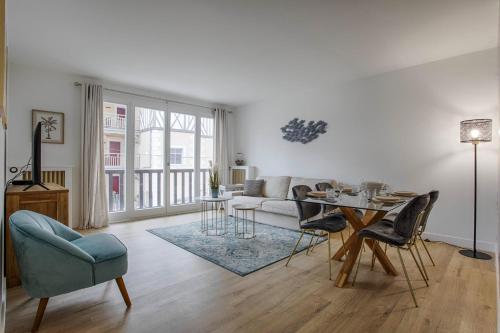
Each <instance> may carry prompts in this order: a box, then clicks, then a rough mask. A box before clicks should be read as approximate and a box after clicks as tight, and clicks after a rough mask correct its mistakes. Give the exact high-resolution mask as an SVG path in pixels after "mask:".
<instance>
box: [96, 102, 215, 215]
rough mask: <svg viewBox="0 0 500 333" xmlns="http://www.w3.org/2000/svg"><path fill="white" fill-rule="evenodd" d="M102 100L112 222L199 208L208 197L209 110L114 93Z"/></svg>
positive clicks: (211, 121)
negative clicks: (199, 199)
mask: <svg viewBox="0 0 500 333" xmlns="http://www.w3.org/2000/svg"><path fill="white" fill-rule="evenodd" d="M104 97H105V98H108V99H109V100H107V101H105V102H104V115H103V120H104V126H103V127H104V129H103V134H104V135H103V144H104V154H105V156H104V159H105V174H106V189H107V195H108V197H107V199H108V204H109V212H110V213H112V214H110V219H111V221H126V220H130V219H133V218H135V217H143V216H144V217H145V216H160V215H163V214H165V213H167V212H168V211H170V212H173V213H179V212H183V211H189V210H192V209H194V208H196V205H198V203H197V201H196V198H197V197H199V196H204V195H208V194H209V192H210V188H209V186H208V168H209V165H210V162H211V161H213V125H214V121H213V119H212V118H211V111H210V110H206V109H204V108H203V109H200V108H199V107H194V106H191V105H184V104H182V103H181V104H175V103H172V104H171V105H167V104H166V103H165V102H164V101H156V100H149V99H145V98H138V97H137V98H136V97H134V96H122V95H117V94H112V93H110V94H109V95H108V96H104ZM166 162H169V163H168V165H167V164H166ZM165 172H168V174H165Z"/></svg>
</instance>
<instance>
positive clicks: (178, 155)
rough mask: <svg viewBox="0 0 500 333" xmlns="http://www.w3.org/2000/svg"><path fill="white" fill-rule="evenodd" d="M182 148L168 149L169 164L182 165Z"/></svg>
mask: <svg viewBox="0 0 500 333" xmlns="http://www.w3.org/2000/svg"><path fill="white" fill-rule="evenodd" d="M182 151H183V148H173V147H172V148H170V164H182Z"/></svg>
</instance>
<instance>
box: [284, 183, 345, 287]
mask: <svg viewBox="0 0 500 333" xmlns="http://www.w3.org/2000/svg"><path fill="white" fill-rule="evenodd" d="M307 192H311V188H310V187H309V186H307V185H297V186H294V187H293V188H292V193H293V198H294V199H295V200H296V201H295V203H296V205H297V210H298V212H299V227H300V230H301V231H302V232H301V234H300V237H299V239H298V240H297V243H296V244H295V247H294V248H293V250H292V252H291V253H290V256H289V257H288V260H287V262H286V264H285V266H288V264H289V263H290V260H291V259H292V257H293V255H294V254H295V253H296V250H297V246H298V245H299V243H300V241H301V240H302V237H303V236H304V233H307V234H309V235H311V237H313V236H314V235H315V233H316V232H317V231H324V232H326V233H327V234H328V263H329V278H330V280H331V279H332V259H331V258H332V255H331V242H330V234H332V233H336V232H341V231H342V230H344V229H345V227H346V220H345V218H344V217H343V216H341V215H340V214H332V215H328V216H325V217H322V218H319V219H315V220H311V219H312V218H314V217H316V216H318V215H319V214H320V213H321V205H320V204H318V203H312V202H303V201H299V200H303V199H305V198H306V197H307ZM311 239H312V238H311ZM310 246H311V243H309V247H310Z"/></svg>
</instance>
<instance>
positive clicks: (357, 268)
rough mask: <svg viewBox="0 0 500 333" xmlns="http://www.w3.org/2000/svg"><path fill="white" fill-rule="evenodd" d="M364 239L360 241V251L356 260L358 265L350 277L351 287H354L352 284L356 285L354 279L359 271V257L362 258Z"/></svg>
mask: <svg viewBox="0 0 500 333" xmlns="http://www.w3.org/2000/svg"><path fill="white" fill-rule="evenodd" d="M364 241H365V240H364V238H363V239H361V250H360V251H359V258H358V264H357V265H356V270H355V271H354V276H353V277H352V285H353V287H354V284H355V283H356V277H357V276H358V271H359V264H360V263H361V257H362V256H363V243H364Z"/></svg>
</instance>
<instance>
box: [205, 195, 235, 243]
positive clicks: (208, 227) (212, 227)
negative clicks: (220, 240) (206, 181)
mask: <svg viewBox="0 0 500 333" xmlns="http://www.w3.org/2000/svg"><path fill="white" fill-rule="evenodd" d="M229 199H230V198H227V197H218V198H212V197H201V198H200V202H201V232H203V233H205V234H206V235H207V236H222V235H225V234H227V224H228V217H227V209H225V208H226V207H227V202H228V201H229ZM222 207H224V209H221V208H222Z"/></svg>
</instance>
